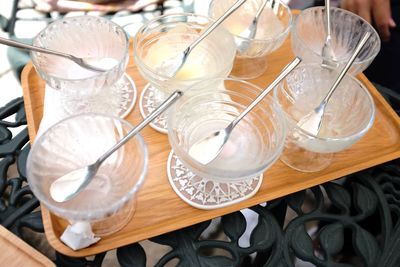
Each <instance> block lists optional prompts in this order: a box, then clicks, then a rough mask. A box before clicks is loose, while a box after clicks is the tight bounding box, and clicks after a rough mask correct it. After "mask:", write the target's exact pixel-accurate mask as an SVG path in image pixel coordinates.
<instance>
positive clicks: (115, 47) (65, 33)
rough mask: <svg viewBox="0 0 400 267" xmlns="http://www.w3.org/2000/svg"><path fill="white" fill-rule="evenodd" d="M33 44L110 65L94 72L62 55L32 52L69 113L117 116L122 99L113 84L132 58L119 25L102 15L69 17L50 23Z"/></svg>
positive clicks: (37, 66)
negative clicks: (94, 113) (95, 113)
mask: <svg viewBox="0 0 400 267" xmlns="http://www.w3.org/2000/svg"><path fill="white" fill-rule="evenodd" d="M33 45H35V46H39V47H43V48H48V49H52V50H56V51H60V52H64V53H68V54H72V55H74V56H77V57H83V58H91V59H93V60H95V61H97V60H99V62H94V63H93V64H101V65H99V66H103V67H106V68H109V70H107V71H105V72H94V71H90V70H87V69H85V68H83V67H81V66H79V65H77V64H75V63H74V62H72V61H71V60H68V59H65V58H62V57H58V56H53V55H49V54H43V53H38V52H31V57H32V62H33V65H34V66H35V69H36V70H37V72H38V74H39V75H40V77H41V78H42V79H43V80H44V81H45V82H46V84H47V85H49V86H50V87H51V88H52V89H55V90H59V92H60V98H61V102H62V106H63V107H64V109H65V111H66V113H67V114H68V115H73V114H78V113H83V112H99V113H107V114H110V115H117V114H116V113H117V110H118V109H119V108H121V107H120V106H119V105H121V102H123V99H121V96H120V95H118V92H116V90H119V89H118V88H113V86H114V85H115V84H116V83H117V82H118V81H119V80H120V79H121V78H122V77H123V74H124V71H125V69H126V66H127V64H128V59H129V54H128V49H129V40H128V38H127V35H126V34H125V32H124V30H123V29H122V28H121V27H120V26H118V25H117V24H115V23H113V22H111V21H110V20H107V19H105V18H101V17H92V16H78V17H67V18H64V19H60V20H57V21H55V22H53V23H51V24H49V25H48V26H47V27H46V28H45V29H43V30H42V31H41V32H40V33H39V34H38V35H37V36H36V37H35V38H34V40H33ZM102 59H103V61H102ZM104 60H106V61H107V62H105V61H104Z"/></svg>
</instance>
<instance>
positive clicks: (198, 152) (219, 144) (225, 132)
mask: <svg viewBox="0 0 400 267" xmlns="http://www.w3.org/2000/svg"><path fill="white" fill-rule="evenodd" d="M300 62H301V59H300V58H298V57H296V58H295V59H294V60H293V61H292V62H291V63H290V64H289V65H288V66H286V67H285V69H284V70H283V71H282V72H281V73H280V74H279V76H278V77H277V78H276V79H275V80H274V81H273V82H272V83H271V84H270V85H269V86H268V87H267V88H265V89H264V90H263V91H262V92H261V93H260V94H259V95H258V96H257V98H256V99H255V100H254V101H253V102H251V104H250V105H249V106H248V107H247V108H246V109H245V110H244V111H243V112H242V113H240V114H239V116H237V117H236V118H235V119H234V120H233V121H232V122H231V123H230V124H229V125H228V126H227V127H225V128H224V129H222V130H219V131H217V132H214V133H212V134H210V135H209V136H207V137H206V138H204V139H201V140H200V141H198V142H196V143H195V144H194V145H192V146H191V147H190V148H189V155H190V156H191V157H192V158H193V159H195V160H197V161H198V162H200V163H201V164H203V165H206V164H208V163H210V162H211V161H213V160H214V159H215V158H216V157H217V156H218V155H219V153H221V151H222V149H223V148H224V145H225V144H226V142H227V141H228V139H229V136H230V135H231V133H232V130H233V129H234V128H235V126H236V125H237V124H238V123H239V122H240V121H241V120H242V119H243V117H244V116H246V115H247V113H249V112H250V111H251V110H252V109H253V108H254V107H255V106H256V105H257V104H258V103H259V102H260V101H261V100H262V99H263V98H264V97H265V96H266V95H267V94H268V93H269V92H270V91H271V90H272V89H274V87H275V86H277V85H278V84H279V83H280V82H281V81H282V80H283V79H284V78H285V77H286V75H288V74H289V72H291V71H292V70H293V69H294V68H295V67H296V66H297V65H298V64H299V63H300Z"/></svg>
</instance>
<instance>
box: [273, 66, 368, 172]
mask: <svg viewBox="0 0 400 267" xmlns="http://www.w3.org/2000/svg"><path fill="white" fill-rule="evenodd" d="M337 75H338V72H337V71H335V70H333V69H327V68H324V67H321V66H320V65H318V64H304V65H300V66H299V67H297V68H296V69H294V70H293V71H292V72H291V73H290V74H289V75H288V76H287V77H286V79H285V80H284V81H283V82H282V83H281V84H280V85H279V86H277V87H276V88H275V89H274V98H275V100H276V101H277V102H278V104H279V106H280V108H281V109H282V111H283V113H284V114H285V117H286V121H287V124H288V131H289V132H288V137H287V139H286V144H285V149H284V151H283V153H282V156H281V160H282V161H283V162H284V163H286V164H287V165H288V166H290V167H292V168H294V169H297V170H300V171H306V172H312V171H318V170H321V169H324V168H325V167H327V166H329V164H330V163H331V159H332V153H335V152H339V151H343V150H345V149H347V148H349V147H351V146H352V145H353V144H354V143H356V142H357V141H358V140H359V139H360V138H361V137H362V136H364V135H365V133H366V132H367V131H368V130H369V129H370V128H371V126H372V124H373V122H374V118H375V105H374V102H373V100H372V97H371V95H370V93H369V92H368V90H367V89H366V87H365V86H364V85H363V84H362V83H361V82H360V81H358V80H357V79H356V78H354V77H353V76H351V75H346V76H345V78H344V79H343V80H342V82H341V83H340V85H339V87H338V88H337V89H336V91H335V92H334V93H333V95H332V97H331V99H330V100H329V102H328V104H327V106H326V109H325V115H324V118H323V121H322V125H321V130H320V132H319V134H318V135H317V136H315V135H312V134H310V133H308V132H306V131H304V130H303V129H301V128H300V127H298V126H297V123H298V122H299V120H300V119H301V118H303V117H304V116H305V115H306V114H308V113H309V112H311V111H312V109H313V108H315V107H316V106H318V105H319V103H320V102H321V100H322V99H323V98H324V97H325V95H326V93H327V92H328V90H329V89H330V87H331V85H332V84H333V82H334V80H335V78H336V77H337Z"/></svg>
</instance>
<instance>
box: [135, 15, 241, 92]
mask: <svg viewBox="0 0 400 267" xmlns="http://www.w3.org/2000/svg"><path fill="white" fill-rule="evenodd" d="M211 22H213V20H212V19H210V18H208V17H205V16H201V15H195V14H189V13H182V14H169V15H164V16H160V17H157V18H155V19H153V20H150V21H149V22H147V23H146V24H145V25H143V26H142V27H141V28H140V29H139V31H138V33H137V34H136V38H135V41H134V49H133V50H134V58H135V63H136V65H137V66H138V69H139V71H140V73H141V74H142V75H143V77H144V79H145V80H147V81H149V82H150V84H151V85H153V86H154V87H155V88H156V89H157V93H158V94H159V96H161V98H162V99H164V98H165V97H166V96H167V95H169V94H171V93H172V91H174V90H176V89H180V90H184V89H185V88H187V87H189V86H190V85H193V84H194V83H196V82H198V81H201V80H204V79H210V78H216V77H227V76H228V75H229V73H230V71H231V69H232V65H233V59H234V57H235V52H236V50H235V44H234V42H233V38H232V36H231V35H230V34H229V32H227V31H226V30H225V29H224V28H223V27H218V28H217V29H215V30H214V31H213V32H212V33H211V34H210V35H209V36H207V37H206V38H205V39H204V40H203V41H202V42H201V43H200V44H199V45H198V46H197V47H196V48H194V50H193V51H192V52H191V53H190V55H189V57H188V59H187V61H186V63H185V64H184V66H183V67H182V69H181V70H180V71H179V72H178V73H177V74H176V75H175V77H174V78H170V77H169V76H168V75H167V73H166V70H165V69H164V68H163V63H164V62H165V61H168V60H169V59H171V58H173V57H174V56H176V55H178V54H179V53H181V52H183V51H184V50H185V49H186V48H187V47H188V46H189V45H190V44H191V43H192V42H194V41H195V40H196V39H197V38H198V36H199V35H200V32H201V31H202V30H204V29H205V28H206V27H207V26H208V24H210V23H211Z"/></svg>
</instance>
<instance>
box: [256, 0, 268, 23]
mask: <svg viewBox="0 0 400 267" xmlns="http://www.w3.org/2000/svg"><path fill="white" fill-rule="evenodd" d="M268 1H269V0H264V1H263V2H262V4H261V6H260V8H259V9H258V10H257V13H256V15H255V17H254V20H255V21H257V20H258V19H259V17H260V15H261V13H262V11H263V10H264V7H265V5H266V4H267V2H268Z"/></svg>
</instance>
